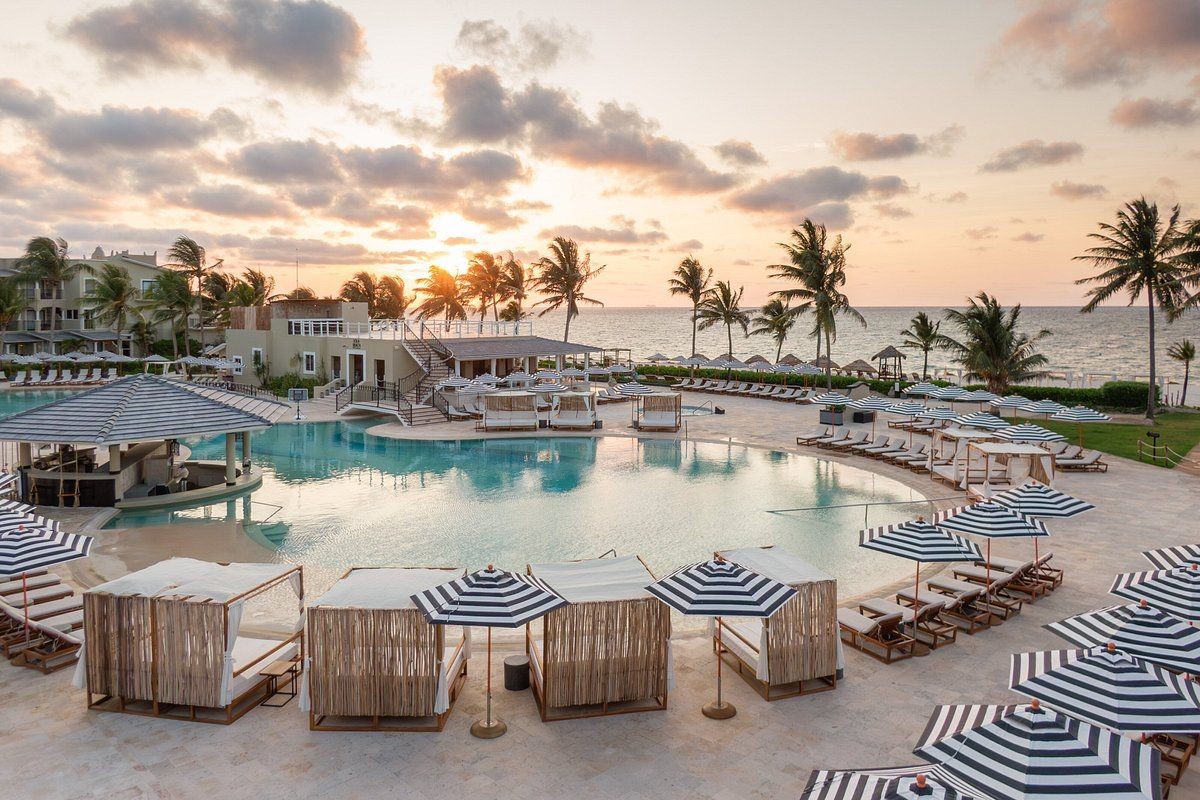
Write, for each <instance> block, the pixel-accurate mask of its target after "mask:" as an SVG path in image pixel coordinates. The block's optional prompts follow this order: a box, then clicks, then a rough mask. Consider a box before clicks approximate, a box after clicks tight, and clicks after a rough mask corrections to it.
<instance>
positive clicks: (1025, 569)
mask: <svg viewBox="0 0 1200 800" xmlns="http://www.w3.org/2000/svg"><path fill="white" fill-rule="evenodd" d="M997 575H1004V576H1008V585H1007V591H1010V592H1019V593H1020V594H1023V595H1025V596H1026V597H1027V598H1028V602H1030V603H1035V602H1037V599H1038V598H1039V597H1041V596H1042V595H1044V594H1045V593H1046V592H1048V591H1049V589H1047V588H1046V584H1045V583H1043V582H1042V581H1040V580H1038V578H1037V576H1036V574H1034V564H1033V562H1032V561H1023V562H1021V563H1020V564H1019V565H1018V566H1017V567H1016V569H1011V570H998V569H995V568H993V569H991V570H989V569H988V568H987V567H986V566H984V565H981V564H971V565H969V566H961V567H955V568H954V577H956V578H958V579H959V580H963V581H968V582H969V583H978V584H980V585H987V582H988V579H989V578H991V579H992V580H993V581H994V580H995V578H996V576H997Z"/></svg>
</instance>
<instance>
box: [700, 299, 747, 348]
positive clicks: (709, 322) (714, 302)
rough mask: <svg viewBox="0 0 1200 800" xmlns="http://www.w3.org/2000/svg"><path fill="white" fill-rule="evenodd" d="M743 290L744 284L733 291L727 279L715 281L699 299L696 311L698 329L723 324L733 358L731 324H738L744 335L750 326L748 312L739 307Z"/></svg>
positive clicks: (706, 328) (704, 329) (703, 329)
mask: <svg viewBox="0 0 1200 800" xmlns="http://www.w3.org/2000/svg"><path fill="white" fill-rule="evenodd" d="M744 291H746V289H745V287H744V286H740V287H738V290H737V291H736V292H735V291H734V290H733V286H732V285H731V284H730V283H729V281H717V285H716V287H715V288H714V289H713V290H712V291H711V292H709V293H708V295H706V296H705V298H704V300H703V301H701V303H700V308H699V309H698V312H697V313H698V314H699V316H700V330H702V331H706V330H708V329H709V328H711V327H712V326H713V325H717V324H721V325H724V326H725V333H726V334H727V335H728V337H729V357H730V358H733V326H734V325H738V326H740V327H741V329H742V333H743V334H744V335H745V334H748V330H747V329H748V328H749V327H750V314H749V313H747V312H746V311H743V310H742V308H741V304H742V292H744Z"/></svg>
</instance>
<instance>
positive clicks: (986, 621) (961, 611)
mask: <svg viewBox="0 0 1200 800" xmlns="http://www.w3.org/2000/svg"><path fill="white" fill-rule="evenodd" d="M947 580H949V579H947ZM935 583H936V578H935V579H934V580H933V581H930V582H929V583H927V584H926V586H927V587H928V588H927V589H922V590H921V592H920V594H919V595H918V596H917V598H918V602H920V603H923V604H924V603H936V602H938V601H939V600H941V601H942V602H945V603H946V604H945V606H943V608H942V611H941V616H942V617H943V618H944V619H947V620H953V621H954V622H955V623H957V624H960V625H964V626H966V627H965V628H963V630H965V631H966V632H967V633H968V634H969V635H974V634H975V631H977V630H983V629H984V628H987V627H988V626H990V625H991V624H992V612H991V611H990V610H988V608H987V607H986V606H985V605H984V604H983V603H982V602H981V599H982V598H983V587H982V586H976V585H974V584H969V583H962V582H961V581H956V582H955V583H960V584H962V585H961V586H957V587H952V586H950V585H949V584H946V585H943V586H941V588H938V586H936V585H935ZM896 602H898V603H901V604H905V605H912V602H913V590H912V588H911V587H909V588H904V589H901V590H900V591H898V592H897V593H896Z"/></svg>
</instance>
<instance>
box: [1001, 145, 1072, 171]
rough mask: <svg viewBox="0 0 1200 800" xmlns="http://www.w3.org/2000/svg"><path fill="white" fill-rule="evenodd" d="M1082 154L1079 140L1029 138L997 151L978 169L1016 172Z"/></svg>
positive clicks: (1061, 161)
mask: <svg viewBox="0 0 1200 800" xmlns="http://www.w3.org/2000/svg"><path fill="white" fill-rule="evenodd" d="M1082 155H1083V145H1081V144H1080V143H1079V142H1044V141H1042V140H1041V139H1029V140H1027V141H1024V142H1021V143H1020V144H1018V145H1014V146H1012V147H1008V148H1005V149H1004V150H1001V151H999V152H998V153H996V155H994V156H992V158H991V160H990V161H988V162H987V163H985V164H984V165H983V166H981V167H980V168H979V171H980V172H1016V171H1017V170H1019V169H1025V168H1026V167H1044V166H1048V165H1050V164H1062V163H1064V162H1067V161H1071V160H1073V159H1077V158H1079V157H1080V156H1082Z"/></svg>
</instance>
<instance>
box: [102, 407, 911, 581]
mask: <svg viewBox="0 0 1200 800" xmlns="http://www.w3.org/2000/svg"><path fill="white" fill-rule="evenodd" d="M370 424H371V423H354V422H320V423H309V424H303V425H276V426H275V427H273V428H271V429H270V430H268V431H266V432H264V433H262V434H259V435H257V436H256V437H255V439H254V445H253V457H254V461H255V463H256V464H257V465H259V466H260V467H262V469H263V472H264V478H263V484H262V486H261V487H260V488H258V489H256V490H255V491H254V492H253V493H252V494H251V495H248V496H246V497H243V498H239V499H236V500H231V501H227V502H220V503H216V504H212V505H208V506H200V507H195V508H178V509H173V510H157V511H127V512H122V513H121V514H119V515H118V516H116V517H115V518H114V519H113V520H112V521H110V522H109V524H108V525H107V526H106V527H110V528H127V527H138V526H145V525H160V524H165V523H170V522H183V521H188V522H199V521H203V520H206V519H208V520H211V519H231V518H232V519H238V520H241V521H243V523H244V527H245V529H246V532H247V534H248V535H250V536H251V537H252V538H254V539H256V540H257V541H259V542H260V543H263V544H265V545H267V546H269V547H271V548H273V549H274V550H275V551H276V554H277V557H278V558H279V559H280V560H284V561H294V562H299V563H303V564H304V565H305V567H306V568H308V569H316V570H317V571H318V572H319V573H323V575H324V576H325V577H328V576H331V575H336V574H340V573H341V572H342V571H344V570H345V569H347V568H348V567H350V566H355V565H384V564H394V565H462V566H468V567H472V568H477V567H482V566H485V565H487V564H489V563H492V564H496V565H498V566H502V567H507V568H511V569H524V567H525V565H526V564H528V563H535V562H540V561H554V560H564V559H575V558H589V557H595V556H599V555H600V554H602V553H604V552H605V551H607V550H609V549H610V548H613V549H615V550H616V551H617V552H618V553H621V554H627V553H637V554H640V555H641V556H642V557H643V558H644V559H645V560H646V561H647V563H648V564H649V565H650V566H651V568H653V569H654V570H655V571H656V572H657V573H660V574H661V573H662V572H665V571H667V570H669V569H671V568H673V567H676V566H680V565H682V564H684V563H688V562H692V561H696V560H699V559H701V558H704V557H707V556H709V555H710V554H711V553H712V551H713V550H714V549H718V548H727V547H736V546H743V545H766V544H776V545H782V546H785V547H788V548H790V549H792V550H795V551H796V552H798V553H800V554H801V555H803V556H804V557H806V558H808V559H809V560H811V561H812V562H813V563H815V564H817V565H818V566H820V567H822V568H824V569H826V570H828V571H830V572H832V573H833V574H835V575H836V576H837V577H838V579H839V581H840V583H841V586H842V592H843V593H846V592H854V591H858V590H863V589H866V588H869V587H870V586H871V585H875V584H878V583H881V582H884V581H887V580H888V579H889V577H890V576H893V575H895V574H896V572H897V570H898V569H900V568H903V565H901V564H899V563H898V562H897V560H896V559H891V558H888V557H886V556H881V555H879V554H875V553H871V552H869V551H865V550H862V549H860V548H859V547H858V546H857V544H858V536H857V532H858V530H859V529H860V528H862V527H863V523H864V520H866V521H867V522H869V523H870V524H871V525H878V524H885V523H889V522H896V521H900V520H902V519H906V518H908V517H911V516H912V515H913V514H916V513H919V510H920V509H923V505H916V504H914V505H907V504H906V505H885V506H876V507H873V508H870V509H869V510H866V511H865V510H864V508H863V507H862V506H861V505H859V506H850V507H840V506H845V505H846V504H863V503H876V502H881V501H882V502H897V501H902V502H908V501H916V500H918V499H919V495H917V494H915V493H914V492H913V491H911V490H910V489H908V488H906V487H904V486H903V485H901V484H900V483H897V482H896V481H893V480H890V479H887V478H884V477H880V476H877V475H874V474H872V473H870V472H866V471H864V470H860V469H856V468H854V467H850V466H846V465H842V464H833V463H830V462H828V461H823V460H819V459H815V458H811V457H808V456H802V455H796V454H791V453H782V452H773V451H769V450H762V449H756V448H749V447H744V446H740V445H726V444H711V443H698V442H690V441H664V440H651V439H643V440H639V439H634V438H627V437H598V438H590V437H588V438H558V437H549V438H529V439H489V440H465V441H398V440H392V439H384V438H379V437H374V436H368V435H367V434H366V428H367V427H368V426H369V425H370ZM189 445H190V446H191V447H192V448H193V452H194V454H195V457H197V458H202V459H203V458H213V459H220V458H223V457H224V442H223V439H220V438H218V439H210V440H201V441H197V442H192V443H189ZM813 507H816V508H813ZM798 508H804V509H811V510H803V511H790V512H784V513H772V511H774V510H779V509H798Z"/></svg>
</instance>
